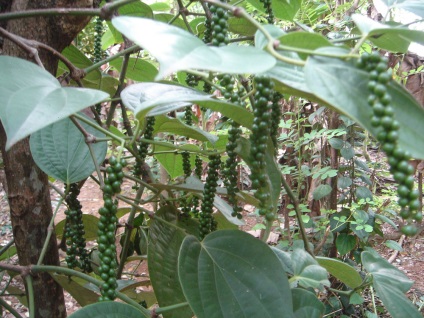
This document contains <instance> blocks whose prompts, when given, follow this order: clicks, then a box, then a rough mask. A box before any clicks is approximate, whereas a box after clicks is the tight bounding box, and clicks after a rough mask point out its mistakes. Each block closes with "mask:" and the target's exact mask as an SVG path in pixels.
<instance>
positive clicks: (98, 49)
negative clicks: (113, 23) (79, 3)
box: [94, 17, 103, 63]
mask: <svg viewBox="0 0 424 318" xmlns="http://www.w3.org/2000/svg"><path fill="white" fill-rule="evenodd" d="M94 31H95V32H96V33H95V34H94V63H97V62H100V61H101V60H102V58H103V50H102V36H103V22H102V19H100V18H99V17H97V18H96V21H95V25H94Z"/></svg>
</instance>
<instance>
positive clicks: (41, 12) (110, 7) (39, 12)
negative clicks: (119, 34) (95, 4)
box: [0, 0, 139, 21]
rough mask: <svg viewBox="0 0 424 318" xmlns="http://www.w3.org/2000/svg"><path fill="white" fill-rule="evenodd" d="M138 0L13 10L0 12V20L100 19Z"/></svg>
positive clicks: (108, 16) (106, 17) (107, 17)
mask: <svg viewBox="0 0 424 318" xmlns="http://www.w3.org/2000/svg"><path fill="white" fill-rule="evenodd" d="M137 1H139V0H118V1H114V2H111V3H107V4H105V5H104V6H103V7H102V8H98V9H92V8H48V9H35V10H25V11H14V12H8V13H2V14H0V21H7V20H14V19H22V18H33V17H39V16H44V17H48V16H100V17H101V18H102V19H109V18H110V17H111V15H112V14H113V12H114V11H115V10H116V9H117V8H119V7H121V6H124V5H126V4H129V3H132V2H137Z"/></svg>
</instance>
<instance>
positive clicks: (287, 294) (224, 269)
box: [178, 230, 293, 318]
mask: <svg viewBox="0 0 424 318" xmlns="http://www.w3.org/2000/svg"><path fill="white" fill-rule="evenodd" d="M178 272H179V275H180V281H181V284H182V287H183V291H184V294H185V296H186V298H187V300H188V302H189V304H190V306H191V308H192V309H193V311H194V313H195V314H196V316H197V317H198V318H207V317H216V318H219V317H238V318H243V317H246V318H247V317H249V318H250V317H255V316H257V313H258V312H260V313H261V317H270V318H271V317H281V318H284V317H290V318H292V317H293V309H292V308H293V307H292V295H291V290H290V287H289V284H288V281H287V277H286V275H285V274H284V272H283V268H282V266H281V264H280V261H279V260H278V258H277V257H276V255H275V254H274V253H273V252H272V250H271V249H270V248H269V246H267V245H266V244H265V243H264V242H262V241H260V240H258V239H256V238H254V237H253V236H251V235H250V234H247V233H244V232H242V231H234V230H221V231H215V232H213V233H211V234H209V235H208V236H206V238H205V239H204V240H203V242H199V241H198V240H197V239H196V238H195V237H193V236H187V237H186V238H185V239H184V241H183V244H182V246H181V250H180V256H179V259H178Z"/></svg>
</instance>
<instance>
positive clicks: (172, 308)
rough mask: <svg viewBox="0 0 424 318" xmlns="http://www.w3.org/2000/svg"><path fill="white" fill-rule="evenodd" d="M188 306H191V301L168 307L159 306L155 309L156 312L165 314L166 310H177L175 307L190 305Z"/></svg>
mask: <svg viewBox="0 0 424 318" xmlns="http://www.w3.org/2000/svg"><path fill="white" fill-rule="evenodd" d="M188 306H190V305H189V303H188V302H185V303H180V304H175V305H171V306H166V307H159V308H156V309H154V313H155V314H156V315H160V314H163V313H164V312H168V311H172V310H175V309H179V308H183V307H188Z"/></svg>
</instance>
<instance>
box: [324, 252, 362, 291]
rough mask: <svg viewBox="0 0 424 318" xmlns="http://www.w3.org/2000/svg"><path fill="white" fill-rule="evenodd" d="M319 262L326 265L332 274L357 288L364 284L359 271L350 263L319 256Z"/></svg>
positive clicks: (351, 286)
mask: <svg viewBox="0 0 424 318" xmlns="http://www.w3.org/2000/svg"><path fill="white" fill-rule="evenodd" d="M316 260H317V261H318V264H320V265H321V266H322V267H324V268H325V269H326V270H327V271H328V272H329V273H330V274H331V275H333V276H334V277H336V278H337V279H338V280H340V281H341V282H343V283H344V284H346V285H347V286H349V287H350V288H356V287H358V286H360V285H361V284H362V278H361V276H360V275H359V273H358V272H357V271H356V270H355V269H354V268H353V267H352V266H350V265H348V264H346V263H343V262H342V261H339V260H338V259H335V258H328V257H320V256H317V258H316Z"/></svg>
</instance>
